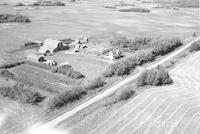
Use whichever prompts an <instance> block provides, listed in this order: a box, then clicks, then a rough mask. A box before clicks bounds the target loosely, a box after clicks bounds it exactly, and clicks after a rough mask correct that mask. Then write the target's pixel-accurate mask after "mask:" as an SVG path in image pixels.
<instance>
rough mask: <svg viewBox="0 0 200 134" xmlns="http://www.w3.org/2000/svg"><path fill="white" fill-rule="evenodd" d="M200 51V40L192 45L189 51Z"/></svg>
mask: <svg viewBox="0 0 200 134" xmlns="http://www.w3.org/2000/svg"><path fill="white" fill-rule="evenodd" d="M199 50H200V40H199V41H197V42H194V43H192V44H191V46H190V48H189V51H190V52H193V51H199Z"/></svg>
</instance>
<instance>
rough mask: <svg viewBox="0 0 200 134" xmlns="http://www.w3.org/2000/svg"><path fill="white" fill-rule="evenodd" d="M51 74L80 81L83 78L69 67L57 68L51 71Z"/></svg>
mask: <svg viewBox="0 0 200 134" xmlns="http://www.w3.org/2000/svg"><path fill="white" fill-rule="evenodd" d="M51 71H52V72H53V73H61V74H64V75H66V76H67V77H69V78H72V79H81V78H84V77H85V76H84V75H83V74H82V73H80V72H77V71H74V69H73V68H72V66H71V65H65V66H58V67H54V68H53V69H51Z"/></svg>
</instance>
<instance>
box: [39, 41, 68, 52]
mask: <svg viewBox="0 0 200 134" xmlns="http://www.w3.org/2000/svg"><path fill="white" fill-rule="evenodd" d="M65 47H68V46H64V44H63V43H62V42H61V41H58V40H53V39H46V40H45V41H44V43H43V45H42V46H41V47H40V49H39V53H41V54H53V53H54V52H56V51H58V50H60V49H65Z"/></svg>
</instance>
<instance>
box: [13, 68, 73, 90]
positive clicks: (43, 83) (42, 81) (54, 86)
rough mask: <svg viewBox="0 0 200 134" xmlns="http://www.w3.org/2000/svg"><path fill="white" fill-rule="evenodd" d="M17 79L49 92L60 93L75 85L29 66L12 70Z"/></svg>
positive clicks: (60, 77)
mask: <svg viewBox="0 0 200 134" xmlns="http://www.w3.org/2000/svg"><path fill="white" fill-rule="evenodd" d="M13 71H14V73H15V74H16V75H17V77H18V78H20V79H22V82H25V83H27V84H33V85H34V86H37V87H39V88H41V89H43V90H46V91H49V92H57V93H58V92H62V91H65V90H69V88H70V87H71V86H73V85H74V84H75V81H73V80H71V79H69V78H67V77H65V76H62V75H58V74H53V73H51V72H50V71H47V70H44V69H41V68H37V67H33V66H30V65H26V64H24V65H21V66H19V67H16V68H14V69H13Z"/></svg>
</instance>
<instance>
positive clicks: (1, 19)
mask: <svg viewBox="0 0 200 134" xmlns="http://www.w3.org/2000/svg"><path fill="white" fill-rule="evenodd" d="M8 22H19V23H29V22H31V20H30V19H29V18H28V17H26V16H22V15H12V14H0V23H8Z"/></svg>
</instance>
